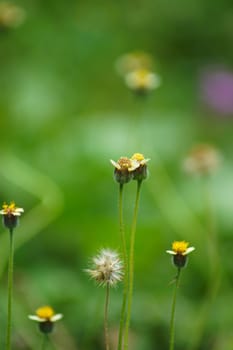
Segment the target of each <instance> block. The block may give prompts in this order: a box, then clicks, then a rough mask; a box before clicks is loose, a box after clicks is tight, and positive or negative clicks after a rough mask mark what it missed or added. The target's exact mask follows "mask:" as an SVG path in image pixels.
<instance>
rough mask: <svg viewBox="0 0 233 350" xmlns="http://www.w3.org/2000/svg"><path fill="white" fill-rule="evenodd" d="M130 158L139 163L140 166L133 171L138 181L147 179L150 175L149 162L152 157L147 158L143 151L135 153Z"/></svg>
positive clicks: (134, 177)
mask: <svg viewBox="0 0 233 350" xmlns="http://www.w3.org/2000/svg"><path fill="white" fill-rule="evenodd" d="M130 159H131V160H132V161H133V162H136V164H138V167H137V168H136V169H135V170H134V171H133V179H134V180H138V181H142V180H145V179H146V178H147V176H148V171H147V163H148V162H149V160H150V159H149V158H147V159H145V158H144V155H143V154H141V153H134V154H133V156H132V157H131V158H130Z"/></svg>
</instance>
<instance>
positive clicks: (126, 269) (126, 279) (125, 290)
mask: <svg viewBox="0 0 233 350" xmlns="http://www.w3.org/2000/svg"><path fill="white" fill-rule="evenodd" d="M123 186H124V185H123V184H120V187H119V224H120V236H121V247H122V248H121V249H122V255H123V262H124V287H123V299H122V306H121V316H120V326H119V335H118V347H117V349H118V350H121V349H122V338H123V329H124V321H125V313H126V304H127V296H128V288H129V267H128V257H127V246H126V238H125V230H124V222H123Z"/></svg>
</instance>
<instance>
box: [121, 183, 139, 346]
mask: <svg viewBox="0 0 233 350" xmlns="http://www.w3.org/2000/svg"><path fill="white" fill-rule="evenodd" d="M141 184H142V181H138V182H137V191H136V199H135V206H134V213H133V221H132V228H131V236H130V248H129V292H128V309H127V315H126V323H125V338H124V349H125V350H127V349H128V343H129V326H130V318H131V308H132V297H133V283H134V246H135V234H136V227H137V217H138V207H139V197H140V189H141Z"/></svg>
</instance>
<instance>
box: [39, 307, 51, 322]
mask: <svg viewBox="0 0 233 350" xmlns="http://www.w3.org/2000/svg"><path fill="white" fill-rule="evenodd" d="M36 314H37V316H38V317H40V318H45V319H47V320H50V318H51V317H52V316H53V315H54V310H53V309H52V308H51V307H50V306H42V307H40V308H39V309H37V310H36Z"/></svg>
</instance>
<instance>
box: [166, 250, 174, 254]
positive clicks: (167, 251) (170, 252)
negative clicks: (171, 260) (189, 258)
mask: <svg viewBox="0 0 233 350" xmlns="http://www.w3.org/2000/svg"><path fill="white" fill-rule="evenodd" d="M166 253H168V254H171V255H176V252H173V250H166Z"/></svg>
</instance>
